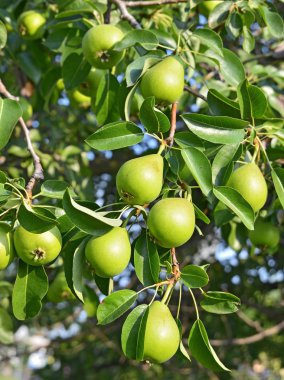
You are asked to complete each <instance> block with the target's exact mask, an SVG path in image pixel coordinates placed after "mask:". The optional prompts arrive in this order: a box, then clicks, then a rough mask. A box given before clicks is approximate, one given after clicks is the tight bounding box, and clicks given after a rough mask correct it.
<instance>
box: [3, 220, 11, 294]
mask: <svg viewBox="0 0 284 380" xmlns="http://www.w3.org/2000/svg"><path fill="white" fill-rule="evenodd" d="M1 228H2V226H1ZM8 231H9V230H8ZM8 231H7V232H8ZM12 291H13V285H12V284H11V283H10V282H8V281H0V299H1V298H5V297H10V295H11V294H12Z"/></svg>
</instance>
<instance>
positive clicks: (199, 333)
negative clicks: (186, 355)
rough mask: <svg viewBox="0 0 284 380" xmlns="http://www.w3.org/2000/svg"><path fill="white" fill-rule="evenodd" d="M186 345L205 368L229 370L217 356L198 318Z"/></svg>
mask: <svg viewBox="0 0 284 380" xmlns="http://www.w3.org/2000/svg"><path fill="white" fill-rule="evenodd" d="M188 347H189V349H190V351H191V354H192V356H193V357H194V358H195V359H196V360H197V361H198V362H200V363H201V364H202V365H203V366H204V367H205V368H208V369H211V370H213V371H230V370H229V369H228V368H227V367H225V366H224V364H223V363H222V362H221V361H220V359H219V358H218V356H217V354H216V352H215V351H214V349H213V347H212V346H211V344H210V342H209V339H208V335H207V332H206V330H205V327H204V325H203V323H202V321H201V320H200V319H197V320H196V321H195V322H194V324H193V326H192V328H191V330H190V333H189V337H188Z"/></svg>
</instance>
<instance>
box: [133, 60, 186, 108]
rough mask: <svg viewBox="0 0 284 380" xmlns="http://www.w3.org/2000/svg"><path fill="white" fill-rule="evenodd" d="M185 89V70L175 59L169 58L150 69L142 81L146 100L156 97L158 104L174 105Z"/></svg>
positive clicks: (142, 91) (142, 90)
mask: <svg viewBox="0 0 284 380" xmlns="http://www.w3.org/2000/svg"><path fill="white" fill-rule="evenodd" d="M183 87H184V69H183V66H182V64H181V63H180V62H179V61H178V59H177V58H175V57H172V56H170V57H167V58H165V59H164V60H163V61H161V62H159V63H157V64H156V65H155V66H152V67H150V69H149V70H148V71H146V73H145V74H144V75H143V77H142V80H141V85H140V88H141V93H142V95H143V97H144V98H148V97H150V96H155V98H156V101H157V102H158V103H167V104H168V103H174V102H176V101H178V100H179V98H180V97H181V95H182V93H183Z"/></svg>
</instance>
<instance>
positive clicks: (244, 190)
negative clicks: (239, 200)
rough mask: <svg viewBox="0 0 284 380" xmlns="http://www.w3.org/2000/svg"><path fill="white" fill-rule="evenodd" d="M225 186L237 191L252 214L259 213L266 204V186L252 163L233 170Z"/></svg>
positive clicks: (257, 168)
mask: <svg viewBox="0 0 284 380" xmlns="http://www.w3.org/2000/svg"><path fill="white" fill-rule="evenodd" d="M227 186H229V187H232V188H233V189H235V190H237V191H238V192H239V193H240V194H241V195H242V197H243V198H244V199H245V200H246V201H247V202H248V203H249V204H250V206H251V207H252V209H253V210H254V212H257V211H259V210H260V209H261V208H262V207H263V206H264V204H265V202H266V199H267V193H268V191H267V184H266V182H265V179H264V177H263V174H262V173H261V171H260V169H259V167H258V166H257V165H256V164H254V163H250V164H245V165H243V166H241V167H240V168H238V169H237V170H235V171H234V172H233V173H232V175H231V177H230V178H229V181H228V183H227Z"/></svg>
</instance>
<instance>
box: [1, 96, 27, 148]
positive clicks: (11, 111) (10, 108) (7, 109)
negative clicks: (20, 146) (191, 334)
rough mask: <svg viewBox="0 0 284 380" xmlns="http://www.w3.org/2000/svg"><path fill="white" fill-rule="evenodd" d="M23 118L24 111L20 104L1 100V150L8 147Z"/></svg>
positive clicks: (9, 100)
mask: <svg viewBox="0 0 284 380" xmlns="http://www.w3.org/2000/svg"><path fill="white" fill-rule="evenodd" d="M21 116H22V109H21V106H20V104H19V103H18V102H16V101H15V100H11V99H2V98H0V150H1V149H3V148H4V147H5V146H6V145H7V143H8V141H9V139H10V137H11V134H12V132H13V129H14V127H15V125H16V123H17V121H18V120H19V118H20V117H21Z"/></svg>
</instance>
